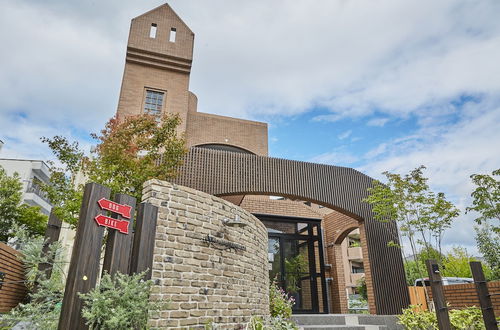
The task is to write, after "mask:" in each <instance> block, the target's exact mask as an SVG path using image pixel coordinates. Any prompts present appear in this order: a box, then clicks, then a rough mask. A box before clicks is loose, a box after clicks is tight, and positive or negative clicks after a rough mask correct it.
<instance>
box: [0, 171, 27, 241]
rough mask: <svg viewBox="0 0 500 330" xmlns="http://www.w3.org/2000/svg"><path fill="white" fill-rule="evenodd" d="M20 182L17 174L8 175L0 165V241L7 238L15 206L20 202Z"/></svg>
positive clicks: (13, 217) (15, 212)
mask: <svg viewBox="0 0 500 330" xmlns="http://www.w3.org/2000/svg"><path fill="white" fill-rule="evenodd" d="M21 189H22V184H21V181H20V179H19V175H18V174H17V173H14V175H13V176H12V177H10V176H8V175H7V173H6V172H5V170H4V169H3V167H1V166H0V241H3V242H6V241H7V240H8V239H9V231H10V229H11V227H12V223H13V222H14V220H15V218H16V217H17V208H18V206H19V204H20V203H21V195H22V194H21Z"/></svg>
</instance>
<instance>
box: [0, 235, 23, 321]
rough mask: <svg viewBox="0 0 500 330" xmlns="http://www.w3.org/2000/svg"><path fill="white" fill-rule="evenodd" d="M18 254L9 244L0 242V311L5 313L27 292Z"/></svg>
mask: <svg viewBox="0 0 500 330" xmlns="http://www.w3.org/2000/svg"><path fill="white" fill-rule="evenodd" d="M19 254H20V253H19V252H18V251H16V250H14V249H13V248H11V247H10V246H8V245H6V244H4V243H0V313H7V312H8V311H10V310H11V309H12V308H14V307H16V306H17V304H19V303H20V302H21V301H22V300H23V299H24V298H25V297H26V294H27V292H28V290H27V289H26V286H25V285H24V280H25V277H24V268H23V264H22V262H21V261H20V260H19V259H18V255H19Z"/></svg>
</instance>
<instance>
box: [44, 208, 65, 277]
mask: <svg viewBox="0 0 500 330" xmlns="http://www.w3.org/2000/svg"><path fill="white" fill-rule="evenodd" d="M61 226H62V221H61V220H59V218H57V216H56V215H55V214H54V210H52V211H51V212H50V216H49V222H48V223H47V229H46V230H45V242H44V245H43V249H42V254H43V255H45V256H47V260H48V263H41V264H39V265H38V269H39V270H40V271H42V272H45V276H46V277H47V278H50V275H51V274H52V266H53V261H54V257H55V255H48V253H49V249H50V245H51V244H52V243H54V242H57V241H58V240H59V234H60V233H61Z"/></svg>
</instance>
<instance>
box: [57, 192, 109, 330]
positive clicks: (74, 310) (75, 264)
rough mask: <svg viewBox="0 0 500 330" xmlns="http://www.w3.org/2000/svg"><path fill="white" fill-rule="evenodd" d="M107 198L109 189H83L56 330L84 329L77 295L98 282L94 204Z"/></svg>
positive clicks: (98, 248)
mask: <svg viewBox="0 0 500 330" xmlns="http://www.w3.org/2000/svg"><path fill="white" fill-rule="evenodd" d="M110 194H111V191H110V189H109V188H107V187H104V186H101V185H99V184H97V183H88V184H86V185H85V192H84V194H83V201H82V207H81V209H80V217H79V219H78V228H77V230H76V237H75V242H74V245H73V253H72V254H71V263H70V265H69V271H68V277H67V280H66V290H65V291H64V298H63V303H62V309H61V317H60V318H59V327H58V329H59V330H70V329H71V330H73V329H87V326H86V325H85V320H84V319H83V318H82V316H81V311H82V307H83V302H82V300H81V299H80V297H79V296H78V293H87V292H89V291H90V290H91V289H93V288H94V287H95V284H96V281H97V276H98V273H99V261H100V256H101V246H102V239H103V236H104V227H101V226H98V225H97V223H96V221H95V219H94V218H95V217H96V216H97V215H98V214H99V213H101V209H100V207H99V205H98V203H97V202H98V201H99V199H101V198H109V195H110Z"/></svg>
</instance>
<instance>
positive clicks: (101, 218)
mask: <svg viewBox="0 0 500 330" xmlns="http://www.w3.org/2000/svg"><path fill="white" fill-rule="evenodd" d="M94 219H95V221H96V222H97V224H98V225H99V226H104V227H108V228H112V229H116V230H118V231H119V232H120V233H123V234H128V224H129V221H127V220H118V219H114V218H110V217H107V216H105V215H102V214H99V215H97V216H96V217H95V218H94Z"/></svg>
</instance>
